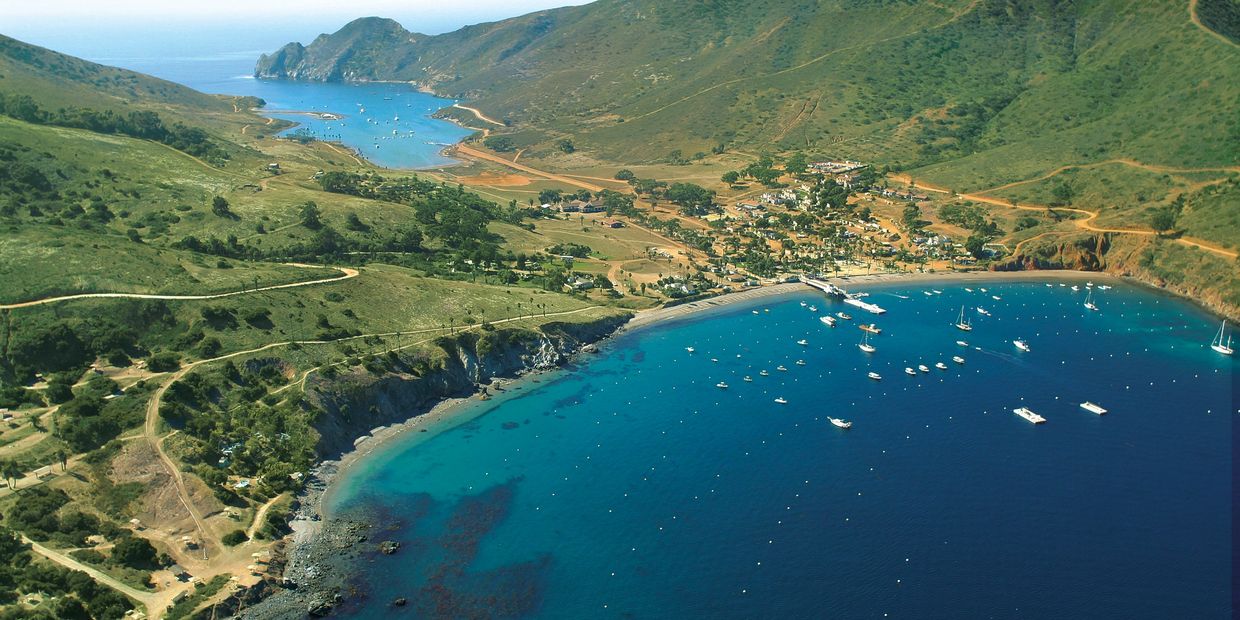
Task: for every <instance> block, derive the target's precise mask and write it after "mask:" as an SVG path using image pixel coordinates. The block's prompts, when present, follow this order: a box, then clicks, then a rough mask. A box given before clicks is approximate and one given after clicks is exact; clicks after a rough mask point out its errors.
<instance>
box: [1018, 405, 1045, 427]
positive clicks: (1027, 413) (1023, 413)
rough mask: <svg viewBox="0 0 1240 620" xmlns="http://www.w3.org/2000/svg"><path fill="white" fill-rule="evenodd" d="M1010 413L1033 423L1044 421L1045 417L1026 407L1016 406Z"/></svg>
mask: <svg viewBox="0 0 1240 620" xmlns="http://www.w3.org/2000/svg"><path fill="white" fill-rule="evenodd" d="M1012 413H1015V414H1016V415H1018V416H1020V417H1022V418H1024V419H1026V420H1029V421H1030V422H1033V423H1034V424H1041V423H1043V422H1045V421H1046V418H1044V417H1042V416H1040V415H1038V414H1036V413H1034V412H1033V410H1031V409H1029V408H1028V407H1017V408H1015V409H1013V410H1012Z"/></svg>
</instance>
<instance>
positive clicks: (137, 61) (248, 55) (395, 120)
mask: <svg viewBox="0 0 1240 620" xmlns="http://www.w3.org/2000/svg"><path fill="white" fill-rule="evenodd" d="M261 53H262V52H260V51H258V50H249V51H210V50H209V48H208V49H203V50H200V51H198V52H196V53H193V54H187V55H174V56H160V57H154V56H150V55H146V54H138V55H130V56H102V57H100V56H96V57H92V58H91V60H94V61H96V62H101V63H104V64H109V65H115V66H120V67H125V68H127V69H132V70H134V71H140V72H143V73H147V74H150V75H154V76H156V77H160V78H164V79H166V80H171V81H173V82H178V83H180V84H184V85H186V86H189V87H191V88H194V89H196V90H200V91H202V92H206V93H212V94H224V95H248V96H254V97H260V98H262V99H263V100H264V101H266V102H267V105H266V106H265V107H264V108H263V109H262V112H261V113H262V114H263V115H264V116H270V117H273V118H279V119H283V120H288V121H293V122H295V123H297V124H298V125H297V126H296V127H293V128H290V129H287V130H285V131H283V132H282V133H281V135H286V136H287V135H292V134H296V133H299V132H304V133H306V134H308V135H310V136H312V137H314V138H316V139H319V140H332V141H336V142H340V143H342V144H344V145H346V146H348V147H350V148H353V149H354V150H356V151H357V152H358V153H359V154H360V155H362V156H363V157H365V158H366V159H368V160H370V161H371V162H373V163H375V164H377V165H380V166H383V167H385V168H393V169H419V168H434V167H437V166H444V165H448V164H452V163H455V162H456V160H454V159H452V158H449V157H446V156H444V155H442V154H440V152H441V151H442V150H443V149H444V147H446V146H449V145H452V144H456V143H457V142H459V141H460V140H461V139H462V138H464V137H465V136H467V135H469V134H470V133H472V131H470V130H469V129H465V128H463V127H461V126H460V125H457V124H455V123H451V122H448V121H444V120H439V119H435V118H431V116H430V115H431V114H433V113H434V112H435V111H436V110H439V109H441V108H444V107H446V106H449V105H452V104H453V103H454V101H453V100H451V99H444V98H442V97H436V96H434V95H429V94H426V93H423V92H419V91H418V90H416V89H414V88H413V87H412V86H410V85H408V84H395V83H370V84H340V83H319V82H291V81H283V80H259V79H255V78H253V77H252V74H253V72H254V63H255V62H256V61H257V60H258V56H259V54H261ZM304 112H314V113H331V114H334V115H337V116H340V117H341V118H339V119H324V118H322V117H319V116H315V115H311V114H304Z"/></svg>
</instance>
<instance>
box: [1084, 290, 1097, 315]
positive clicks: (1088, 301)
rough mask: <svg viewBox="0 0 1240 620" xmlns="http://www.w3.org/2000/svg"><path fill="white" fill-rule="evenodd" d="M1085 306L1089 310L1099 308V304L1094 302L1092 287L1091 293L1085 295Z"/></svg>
mask: <svg viewBox="0 0 1240 620" xmlns="http://www.w3.org/2000/svg"><path fill="white" fill-rule="evenodd" d="M1085 308H1086V309H1087V310H1094V311H1097V310H1098V305H1097V304H1095V303H1094V290H1093V289H1090V290H1089V293H1088V294H1087V295H1085Z"/></svg>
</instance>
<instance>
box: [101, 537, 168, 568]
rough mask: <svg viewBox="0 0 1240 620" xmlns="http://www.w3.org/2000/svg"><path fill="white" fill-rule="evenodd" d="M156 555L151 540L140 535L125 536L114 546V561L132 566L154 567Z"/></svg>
mask: <svg viewBox="0 0 1240 620" xmlns="http://www.w3.org/2000/svg"><path fill="white" fill-rule="evenodd" d="M156 557H158V553H157V552H156V551H155V547H152V546H151V543H150V541H148V540H147V539H145V538H140V537H138V536H130V537H128V538H123V539H121V540H120V541H119V542H117V543H116V546H114V547H112V561H113V562H115V563H117V564H121V565H123V566H129V567H131V568H153V567H154V566H155V565H156V563H155V558H156Z"/></svg>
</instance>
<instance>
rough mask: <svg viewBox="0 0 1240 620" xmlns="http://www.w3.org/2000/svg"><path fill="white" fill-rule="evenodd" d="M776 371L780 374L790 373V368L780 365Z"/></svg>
mask: <svg viewBox="0 0 1240 620" xmlns="http://www.w3.org/2000/svg"><path fill="white" fill-rule="evenodd" d="M775 370H778V371H780V372H788V367H787V366H784V365H783V364H780V365H779V366H776V367H775Z"/></svg>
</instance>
